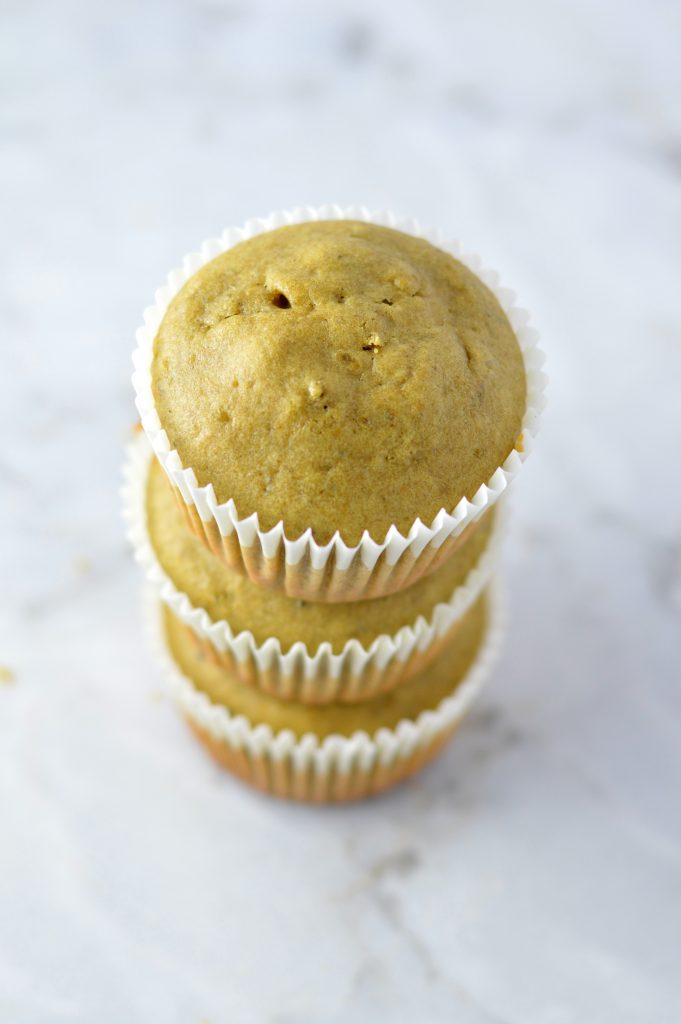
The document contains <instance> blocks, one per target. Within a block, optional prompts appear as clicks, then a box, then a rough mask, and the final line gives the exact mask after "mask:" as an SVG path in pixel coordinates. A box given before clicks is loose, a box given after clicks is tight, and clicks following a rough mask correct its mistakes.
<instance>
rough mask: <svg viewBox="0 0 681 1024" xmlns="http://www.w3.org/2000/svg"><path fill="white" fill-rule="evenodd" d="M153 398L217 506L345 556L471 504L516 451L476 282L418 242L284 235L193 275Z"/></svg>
mask: <svg viewBox="0 0 681 1024" xmlns="http://www.w3.org/2000/svg"><path fill="white" fill-rule="evenodd" d="M152 388H153V392H154V399H155V403H156V408H157V412H158V415H159V418H160V421H161V424H162V426H163V428H164V429H165V431H166V433H167V435H168V438H169V441H170V444H171V446H172V447H173V448H175V449H177V451H178V454H179V456H180V459H181V460H182V463H183V465H184V466H185V467H191V468H192V469H193V470H194V472H195V473H196V476H197V479H198V481H199V484H200V485H205V484H208V483H212V485H213V487H214V489H215V493H216V497H217V499H218V501H219V502H224V501H227V500H228V499H229V498H232V499H233V500H234V502H235V504H236V507H237V510H238V512H239V515H240V516H241V517H244V516H247V515H249V514H250V513H252V512H257V513H258V517H259V521H260V526H261V528H262V529H269V528H271V527H272V526H274V525H275V524H276V523H278V522H279V521H280V520H283V523H284V527H285V531H286V534H287V536H288V537H291V538H293V537H297V536H299V535H300V534H301V533H302V532H303V531H304V530H306V529H307V528H308V527H311V528H312V531H313V535H314V537H315V539H316V540H317V541H318V542H319V543H325V542H327V541H328V540H330V539H331V537H332V536H333V534H334V533H335V532H336V531H337V530H338V531H339V532H340V534H341V536H342V537H343V539H344V540H345V542H346V543H347V544H356V543H357V542H358V541H359V540H360V538H361V535H362V533H363V531H364V530H368V532H369V533H370V534H371V536H372V537H373V538H374V540H377V541H381V540H383V538H384V536H385V534H386V532H387V530H388V529H389V527H390V526H391V525H392V524H393V523H394V524H395V525H396V526H397V527H398V528H399V529H400V530H401V531H402V532H403V533H405V534H406V533H407V532H408V531H409V529H410V527H411V525H412V523H413V522H414V520H415V519H416V518H417V517H419V518H420V519H421V520H422V521H424V522H425V523H428V524H429V523H430V522H431V521H432V519H433V518H434V517H435V516H436V515H437V513H438V512H439V511H440V509H441V508H445V509H446V510H447V511H448V512H449V511H451V510H452V509H453V508H454V507H455V506H456V504H457V503H458V502H459V500H460V499H461V498H462V497H464V496H465V497H468V498H470V497H472V496H473V494H474V493H475V491H476V490H477V489H478V487H479V486H480V484H482V483H485V482H487V480H488V479H489V477H490V476H491V475H492V474H493V472H494V471H495V469H496V468H497V467H498V466H499V465H500V464H501V463H503V461H504V460H505V458H506V456H507V455H508V454H509V452H510V451H511V450H512V449H513V447H514V446H515V444H516V443H517V440H518V436H519V434H520V429H521V421H522V417H523V413H524V410H525V397H526V391H525V373H524V366H523V360H522V355H521V352H520V349H519V346H518V343H517V340H516V337H515V334H514V332H513V330H512V328H511V325H510V324H509V322H508V319H507V317H506V315H505V314H504V312H503V310H502V309H501V307H500V305H499V303H498V301H497V299H496V297H495V296H494V295H493V293H492V292H491V291H490V290H489V289H488V288H487V287H486V286H485V285H484V284H483V283H482V281H480V280H479V279H478V278H477V277H476V276H475V274H473V273H472V272H471V271H470V270H468V269H467V268H466V267H465V266H464V265H463V264H462V263H460V262H459V261H458V260H456V259H454V257H452V256H451V255H449V254H448V253H446V252H443V251H442V250H440V249H438V248H436V247H435V246H433V245H431V244H430V243H429V242H427V241H425V240H423V239H420V238H416V237H413V236H411V235H407V234H404V233H402V232H400V231H396V230H393V229H391V228H384V227H378V226H376V225H374V224H368V223H364V222H360V221H349V220H347V221H317V222H312V223H306V224H297V225H291V226H288V227H283V228H278V229H276V230H274V231H269V232H267V233H264V234H261V235H257V236H256V237H254V238H251V239H249V240H248V241H245V242H241V243H240V244H238V245H236V246H234V248H232V249H229V250H228V251H227V252H225V253H223V254H222V255H220V256H218V257H217V258H216V259H214V260H212V261H211V262H210V263H207V264H206V265H205V266H204V267H202V268H201V269H200V270H199V271H198V272H197V273H196V274H195V275H194V276H193V277H191V278H190V279H189V281H187V283H186V284H185V285H184V287H183V288H182V289H181V290H180V292H179V293H178V294H177V295H176V296H175V298H174V299H173V300H172V302H171V303H170V305H169V307H168V309H167V311H166V314H165V316H164V318H163V321H162V323H161V325H160V328H159V330H158V333H157V336H156V339H155V342H154V357H153V362H152Z"/></svg>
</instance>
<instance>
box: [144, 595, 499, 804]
mask: <svg viewBox="0 0 681 1024" xmlns="http://www.w3.org/2000/svg"><path fill="white" fill-rule="evenodd" d="M145 606H146V608H145V611H146V619H147V624H148V630H149V634H150V638H151V643H152V647H153V651H154V654H155V657H156V660H157V662H158V664H159V667H160V670H161V671H162V673H163V675H164V677H165V680H166V682H167V685H168V687H169V689H170V692H171V694H172V696H173V698H174V700H175V701H176V703H177V705H178V707H179V709H180V711H181V712H182V714H183V715H184V717H185V718H186V720H187V722H188V723H189V725H190V727H191V729H192V731H193V732H194V733H195V734H196V736H197V737H198V738H199V739H200V740H201V742H202V743H203V744H204V746H205V747H206V748H207V749H208V751H209V752H210V753H211V755H212V756H213V757H214V758H215V759H216V760H217V761H218V762H219V763H220V764H221V765H222V766H223V767H224V768H226V769H227V770H228V771H230V772H231V773H232V774H234V775H236V776H238V777H239V778H240V779H242V780H243V781H244V782H246V783H248V784H249V785H251V786H254V787H255V788H257V789H259V790H262V791H263V792H265V793H269V794H270V795H272V796H277V797H283V798H286V799H290V800H299V801H303V802H306V803H340V802H346V801H351V800H358V799H361V798H363V797H368V796H372V795H376V794H378V793H381V792H383V791H384V790H386V789H389V788H390V787H392V786H394V785H396V784H397V783H399V782H402V781H403V780H405V779H406V778H408V777H409V776H411V775H413V774H414V773H415V772H417V771H419V770H420V769H421V768H423V767H424V766H425V765H426V764H427V763H428V762H429V761H431V760H432V759H433V758H434V757H435V756H436V755H437V754H438V753H439V752H440V750H441V749H442V748H443V746H444V745H445V744H446V743H447V742H448V741H449V740H450V739H451V737H452V736H453V735H454V733H455V732H456V730H457V729H458V727H459V725H460V724H461V722H462V721H463V719H464V717H465V715H466V714H467V713H468V711H469V710H470V708H471V706H472V704H473V703H474V701H475V700H476V698H477V697H478V696H479V694H480V692H481V691H482V689H483V687H484V685H485V682H486V681H487V678H488V676H489V673H490V670H491V669H492V667H493V665H494V664H495V662H496V660H497V657H498V654H499V651H500V648H501V644H502V641H503V636H504V633H505V625H506V623H505V618H506V616H505V611H504V608H503V602H502V600H501V596H500V592H499V586H498V584H494V585H493V586H492V587H491V588H490V594H489V605H488V615H489V618H488V626H487V629H486V633H485V636H484V638H483V640H482V643H481V645H480V647H479V649H478V652H477V655H476V657H475V661H474V663H473V664H472V666H471V667H470V669H469V670H468V672H467V673H466V675H465V677H464V679H463V680H462V681H461V682H459V683H458V684H457V685H456V686H455V687H454V689H453V691H452V693H451V695H450V696H448V697H446V698H445V699H444V700H442V701H441V702H440V703H439V704H438V706H437V707H436V708H434V709H432V710H424V711H422V712H421V713H420V714H419V715H417V716H416V717H415V718H413V719H403V720H402V721H401V722H399V723H398V724H397V725H396V726H395V727H393V728H381V729H378V730H377V731H376V732H374V733H373V734H372V735H369V734H368V733H366V732H363V731H357V732H354V733H353V734H352V735H351V736H342V735H330V736H327V737H325V738H323V739H322V738H320V737H319V736H317V735H315V734H314V733H306V734H305V735H304V736H301V737H296V736H295V734H294V733H293V732H292V731H291V730H288V729H284V730H280V731H278V732H274V730H273V729H272V728H271V727H270V726H269V725H267V724H265V723H260V724H258V723H253V722H250V721H249V720H248V719H247V718H246V717H244V716H243V715H232V714H231V713H230V711H229V709H228V708H227V707H225V706H224V705H221V704H213V703H212V702H211V701H210V700H209V698H208V697H207V696H206V695H205V694H204V693H202V692H201V691H200V690H198V689H197V688H196V687H195V686H194V684H193V683H192V681H191V680H190V679H189V678H188V677H187V676H186V675H185V674H184V673H183V672H182V671H181V670H180V668H179V666H178V665H177V663H176V662H175V660H174V659H173V657H172V655H171V653H170V651H169V650H168V647H167V644H166V641H165V632H164V627H163V622H162V615H161V609H162V607H163V606H162V603H161V602H160V601H159V599H158V596H157V594H156V592H155V590H154V588H153V587H150V586H148V587H147V590H146V596H145Z"/></svg>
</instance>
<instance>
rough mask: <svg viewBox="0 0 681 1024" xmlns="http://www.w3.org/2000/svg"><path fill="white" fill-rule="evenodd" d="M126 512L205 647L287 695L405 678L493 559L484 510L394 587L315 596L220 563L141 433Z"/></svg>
mask: <svg viewBox="0 0 681 1024" xmlns="http://www.w3.org/2000/svg"><path fill="white" fill-rule="evenodd" d="M128 478H129V485H128V496H127V499H126V505H127V517H128V519H129V521H130V523H131V526H132V531H131V535H132V538H133V541H134V543H135V547H136V551H137V556H138V560H139V561H141V562H142V563H143V564H144V565H145V567H146V568H147V572H148V574H149V575H150V577H151V578H152V579H154V580H155V582H156V584H157V586H159V588H160V592H161V595H162V597H163V599H164V601H165V602H166V604H168V605H169V607H170V608H171V609H173V610H174V611H175V612H176V614H177V615H178V617H179V618H180V619H181V620H182V621H183V623H185V626H186V628H188V629H189V630H190V631H191V632H192V633H193V634H194V638H195V642H197V643H199V644H201V645H203V647H204V653H205V654H206V656H207V657H208V658H210V659H212V660H213V661H215V663H216V664H218V665H221V666H222V667H223V668H225V669H226V670H228V671H229V672H231V673H232V674H234V675H236V676H238V677H239V678H240V679H241V681H242V682H245V683H247V684H250V685H254V686H257V687H259V688H260V689H262V690H264V691H266V692H267V693H269V694H272V695H275V696H277V697H279V698H283V699H288V700H297V701H304V702H312V703H324V702H331V701H357V700H364V699H366V698H367V697H371V696H373V695H374V694H376V693H378V692H382V691H385V690H388V689H391V688H392V687H394V686H396V685H397V684H398V683H399V684H401V683H402V682H403V681H405V680H406V679H408V678H409V677H410V676H412V675H413V674H414V673H415V672H417V671H419V670H420V669H422V668H423V667H425V665H426V664H428V662H429V661H430V660H432V658H433V657H434V656H435V655H436V654H437V652H438V650H439V649H440V648H441V647H442V646H443V645H445V644H447V643H448V642H449V641H450V640H451V639H452V637H453V636H454V634H455V633H456V630H457V629H458V626H459V624H460V621H461V618H462V616H463V614H464V613H465V611H466V610H467V609H468V608H469V607H470V606H471V604H472V603H473V601H474V600H475V599H476V597H477V595H478V594H479V593H480V591H481V590H482V588H483V587H484V585H485V584H486V583H487V582H488V580H489V578H490V576H491V572H492V570H493V568H494V565H495V562H496V556H497V550H498V547H499V536H500V530H499V528H498V527H497V524H496V518H497V511H496V509H492V510H491V511H490V512H489V513H488V514H486V515H485V516H484V517H483V519H482V520H481V522H480V525H479V527H478V529H477V530H476V531H475V532H474V533H473V534H472V535H471V537H470V539H469V540H468V541H467V543H466V544H464V545H462V546H460V547H459V548H458V549H457V551H456V552H455V553H454V554H453V555H452V557H451V558H450V559H449V560H448V561H447V562H446V563H445V564H444V565H443V566H442V567H441V568H440V569H438V570H437V571H436V572H435V573H432V574H431V575H429V576H427V577H424V578H422V579H421V580H419V581H418V582H417V583H415V584H414V585H413V586H411V587H409V588H407V589H405V590H401V591H400V592H399V593H397V594H393V595H389V596H386V597H383V598H377V599H374V600H364V601H355V602H349V603H345V604H333V605H329V604H326V603H314V602H306V601H302V600H300V599H295V598H289V597H286V595H284V594H282V593H281V592H278V591H274V590H270V589H266V588H263V587H259V586H257V585H256V584H254V583H253V582H252V581H251V580H249V579H248V578H247V577H244V576H241V575H240V574H238V573H234V572H233V571H232V570H230V569H228V568H227V567H226V566H225V565H224V564H223V563H222V562H220V561H219V560H218V559H216V558H215V557H214V556H213V555H212V554H211V553H210V552H209V551H207V550H206V548H205V547H204V546H203V545H202V544H201V543H200V541H199V540H198V539H197V538H196V536H195V535H194V534H193V533H192V532H191V531H190V530H189V529H188V527H187V524H186V522H185V520H184V517H183V516H182V513H181V511H180V509H179V507H178V505H177V503H176V501H175V499H174V496H173V489H172V487H171V485H170V484H169V483H168V480H167V478H166V475H165V473H164V472H163V470H162V468H161V467H160V465H159V464H158V462H157V461H156V460H154V459H150V458H149V452H148V448H147V446H146V443H145V441H144V439H140V440H139V441H138V442H137V443H136V444H135V446H134V447H133V450H132V452H131V463H130V469H129V472H128Z"/></svg>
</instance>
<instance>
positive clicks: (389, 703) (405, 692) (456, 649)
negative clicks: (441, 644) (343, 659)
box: [163, 595, 487, 738]
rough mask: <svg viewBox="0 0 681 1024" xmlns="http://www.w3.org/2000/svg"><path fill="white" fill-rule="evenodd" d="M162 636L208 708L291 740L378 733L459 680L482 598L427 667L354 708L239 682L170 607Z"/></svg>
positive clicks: (478, 624)
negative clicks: (287, 697) (288, 734)
mask: <svg viewBox="0 0 681 1024" xmlns="http://www.w3.org/2000/svg"><path fill="white" fill-rule="evenodd" d="M163 621H164V629H165V636H166V641H167V644H168V647H169V649H170V652H171V654H172V656H173V658H174V659H175V661H176V663H177V664H178V665H179V667H180V669H181V671H182V672H183V674H184V675H185V676H187V678H189V679H190V680H191V681H192V683H193V684H194V686H195V687H196V688H197V689H198V690H200V691H201V692H202V693H205V694H206V695H207V696H208V698H209V699H210V700H211V702H212V703H213V704H222V705H224V707H226V708H227V709H228V710H229V711H230V713H231V714H233V715H244V717H246V718H247V719H248V720H249V722H251V724H253V725H260V724H264V725H269V726H270V728H271V729H272V730H273V731H274V732H278V731H280V730H282V729H290V730H291V731H292V732H293V733H294V735H295V736H298V737H300V736H303V735H305V733H308V732H310V733H313V734H314V735H315V736H319V737H320V738H323V737H325V736H330V735H332V734H338V735H341V736H351V735H352V734H353V733H354V732H356V731H358V730H363V731H365V732H367V733H369V734H370V735H372V734H373V733H375V732H376V731H377V730H378V729H382V728H384V729H392V728H394V727H395V726H396V725H397V723H398V722H400V721H401V720H402V719H403V718H406V719H413V718H416V717H417V716H418V715H419V714H420V713H421V711H426V710H428V709H432V708H436V707H437V705H438V704H439V703H440V701H441V700H443V699H444V698H445V697H446V696H448V695H449V694H450V693H451V692H452V690H453V689H454V688H455V686H456V684H457V683H458V682H460V681H461V680H462V679H463V678H464V676H465V674H466V672H467V671H468V669H469V668H470V666H471V664H472V663H473V661H474V659H475V655H476V653H477V651H478V648H479V647H480V644H481V642H482V638H483V636H484V634H485V626H486V621H487V599H486V597H485V595H483V596H481V597H480V598H478V600H477V601H476V603H475V604H474V605H473V607H472V608H471V609H470V610H469V611H468V612H467V613H466V615H465V616H464V617H463V619H462V622H461V627H460V629H459V631H458V633H457V636H456V641H455V642H454V643H452V644H448V645H447V646H446V647H445V648H444V650H443V651H442V652H441V653H440V655H439V657H438V658H436V659H435V661H434V662H433V663H432V665H431V666H430V667H429V668H427V669H425V670H424V671H423V672H421V673H419V674H418V675H416V676H414V678H413V679H412V680H411V681H410V682H408V683H405V684H404V685H403V686H398V687H397V689H394V690H391V691H390V693H386V694H381V695H380V696H378V697H375V698H374V699H373V700H368V701H362V702H361V703H358V704H325V705H324V707H320V708H316V707H314V706H312V705H307V704H298V703H295V702H293V701H281V700H277V699H276V698H274V697H270V696H268V695H267V694H264V693H261V692H259V691H258V690H255V689H252V688H250V687H247V686H243V685H242V684H241V681H240V680H239V679H238V678H237V677H236V676H234V675H233V674H230V673H228V672H225V671H224V669H221V668H220V667H219V666H217V665H215V664H214V663H213V662H211V661H210V659H208V658H206V657H205V654H204V652H203V650H202V649H201V648H198V647H197V646H196V644H195V643H194V642H193V640H192V638H191V635H190V634H189V633H188V632H187V630H186V629H185V627H184V625H183V623H182V622H180V620H179V619H178V618H177V617H176V616H175V615H173V613H172V612H171V611H170V609H168V608H165V609H164V612H163Z"/></svg>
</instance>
